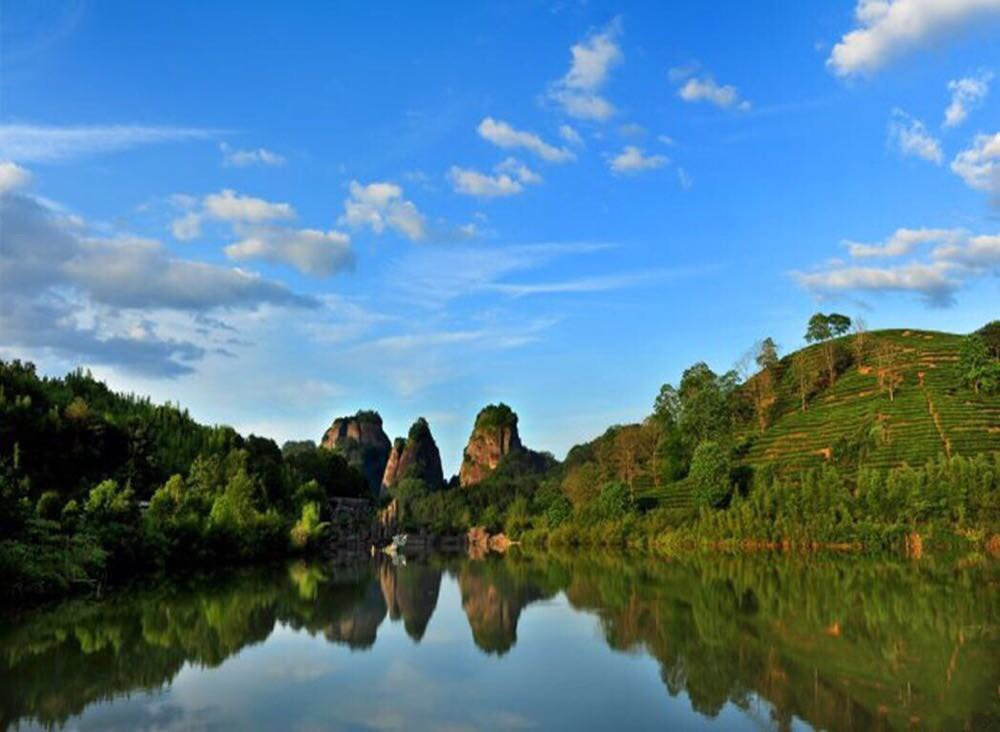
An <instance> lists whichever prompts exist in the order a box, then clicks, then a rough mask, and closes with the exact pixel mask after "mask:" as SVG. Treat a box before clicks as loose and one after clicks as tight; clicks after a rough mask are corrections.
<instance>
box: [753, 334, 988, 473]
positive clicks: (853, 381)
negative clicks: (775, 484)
mask: <svg viewBox="0 0 1000 732" xmlns="http://www.w3.org/2000/svg"><path fill="white" fill-rule="evenodd" d="M852 337H853V336H845V337H843V338H841V339H840V341H841V344H839V345H841V346H842V348H843V350H846V349H847V347H848V343H849V341H850V339H851V338H852ZM869 338H870V339H871V340H872V341H874V340H876V339H880V340H885V341H888V342H891V343H893V344H896V345H897V346H899V348H900V351H899V366H898V372H899V376H900V377H901V380H900V382H899V384H898V386H897V388H896V391H895V394H894V398H893V399H891V400H890V398H889V395H888V392H887V391H885V390H883V389H880V388H879V379H878V371H879V368H878V365H877V364H876V358H874V357H872V356H869V357H867V358H865V359H864V360H863V361H862V362H861V363H860V364H853V363H852V364H850V365H849V366H848V367H847V368H846V369H845V370H844V371H843V373H840V374H839V375H838V377H837V379H836V381H835V382H834V383H833V384H832V385H831V386H827V387H825V388H822V389H820V390H819V391H817V392H816V393H814V394H812V395H811V396H810V397H809V399H808V404H807V409H806V411H802V409H801V405H800V400H799V396H798V394H797V393H796V392H797V389H796V380H795V377H794V374H793V373H792V372H793V369H792V368H791V362H792V356H787V357H785V358H784V359H782V360H781V362H780V363H779V365H778V368H777V373H778V377H777V388H776V390H775V391H776V395H777V401H776V403H775V405H774V407H773V409H772V415H773V416H772V417H771V422H770V424H769V425H768V427H767V428H766V429H765V430H764V431H763V433H757V432H748V433H747V438H748V441H749V443H750V449H749V451H748V453H747V456H746V460H747V462H748V463H750V464H751V465H761V464H765V463H774V464H776V465H777V466H778V467H779V469H781V470H801V469H803V468H809V467H816V466H819V465H822V464H823V463H824V462H827V461H830V460H832V461H835V462H837V463H839V464H844V465H852V466H853V465H856V466H858V467H860V466H869V467H879V468H887V467H892V466H896V465H900V464H902V463H904V462H905V463H909V464H910V465H919V464H922V463H923V462H925V461H926V460H927V459H929V458H932V457H936V456H937V455H940V454H946V455H949V456H951V455H965V456H969V455H974V454H976V453H981V452H988V451H992V450H998V449H1000V396H998V395H995V394H994V395H985V394H975V393H973V391H972V390H971V389H969V388H968V387H967V386H965V385H964V384H963V383H962V378H961V375H960V373H959V369H958V361H959V350H960V347H961V344H962V341H963V338H964V336H960V335H952V334H949V333H937V332H930V331H918V330H886V331H877V332H873V333H871V334H869ZM821 347H822V346H812V347H810V348H809V349H806V351H805V354H806V355H807V356H808V357H810V358H811V359H812V360H814V361H816V362H818V361H819V360H820V352H819V349H820V348H821Z"/></svg>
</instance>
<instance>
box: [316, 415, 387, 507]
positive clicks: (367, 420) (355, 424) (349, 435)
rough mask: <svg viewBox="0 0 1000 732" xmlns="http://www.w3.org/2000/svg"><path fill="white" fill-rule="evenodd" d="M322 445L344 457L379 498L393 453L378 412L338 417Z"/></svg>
mask: <svg viewBox="0 0 1000 732" xmlns="http://www.w3.org/2000/svg"><path fill="white" fill-rule="evenodd" d="M320 444H321V445H322V446H323V447H326V448H329V449H331V450H335V451H337V452H338V453H340V454H341V455H343V456H344V458H345V459H346V460H347V462H348V463H349V464H350V465H352V466H353V467H355V468H357V469H358V470H359V471H360V472H361V474H362V475H364V476H365V480H367V481H368V486H369V488H371V491H372V494H373V495H378V492H379V489H380V487H381V485H382V476H383V475H384V474H385V466H386V463H387V462H388V461H389V452H390V451H391V449H392V446H391V445H390V444H389V438H388V436H387V435H386V434H385V431H384V430H383V429H382V417H380V416H379V414H378V412H372V411H360V412H358V413H357V414H355V415H354V416H353V417H338V418H337V419H335V420H333V424H332V425H330V429H328V430H327V431H326V432H325V433H323V440H322V442H321V443H320Z"/></svg>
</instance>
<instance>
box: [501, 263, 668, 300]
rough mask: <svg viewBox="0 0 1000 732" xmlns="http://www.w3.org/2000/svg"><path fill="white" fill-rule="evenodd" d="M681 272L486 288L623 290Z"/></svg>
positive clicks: (525, 292) (523, 292)
mask: <svg viewBox="0 0 1000 732" xmlns="http://www.w3.org/2000/svg"><path fill="white" fill-rule="evenodd" d="M680 273H681V271H680V270H658V271H657V270H654V271H651V272H629V273H624V274H619V275H605V276H601V277H579V278H576V279H572V280H563V281H560V282H521V283H515V282H495V283H491V284H489V285H487V286H486V288H485V289H487V290H489V291H492V292H499V293H501V294H503V295H509V296H511V297H526V296H529V295H552V294H562V293H584V292H608V291H610V290H621V289H625V288H628V287H635V286H637V285H643V284H647V283H650V282H659V281H662V280H664V279H667V278H670V277H675V276H677V275H678V274H680Z"/></svg>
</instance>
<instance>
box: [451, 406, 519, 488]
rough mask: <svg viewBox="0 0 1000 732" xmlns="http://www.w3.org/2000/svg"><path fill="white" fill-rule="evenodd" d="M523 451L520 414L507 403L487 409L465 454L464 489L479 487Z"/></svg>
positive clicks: (477, 424)
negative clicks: (504, 459) (506, 458)
mask: <svg viewBox="0 0 1000 732" xmlns="http://www.w3.org/2000/svg"><path fill="white" fill-rule="evenodd" d="M523 449H524V447H523V446H522V445H521V437H520V435H519V434H518V432H517V413H515V412H514V410H513V409H511V408H510V407H509V406H507V405H506V404H504V403H503V402H501V403H500V404H489V405H487V406H485V407H483V408H482V409H481V410H480V411H479V414H478V415H476V424H475V427H473V428H472V435H470V437H469V443H468V445H466V447H465V452H464V453H463V454H462V468H461V470H460V471H459V474H458V478H459V483H460V484H461V485H462V486H463V487H465V486H470V485H475V484H476V483H479V482H480V481H482V480H483V479H484V478H486V477H487V476H488V475H490V474H491V473H492V472H493V471H494V470H496V469H497V466H498V465H500V461H501V460H502V459H503V458H504V457H505V456H506V455H509V454H510V453H512V452H520V451H521V450H523Z"/></svg>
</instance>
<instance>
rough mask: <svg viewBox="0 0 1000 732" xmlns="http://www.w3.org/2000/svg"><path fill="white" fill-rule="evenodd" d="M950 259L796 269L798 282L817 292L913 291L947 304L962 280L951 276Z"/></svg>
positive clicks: (929, 300)
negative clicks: (889, 264) (815, 270)
mask: <svg viewBox="0 0 1000 732" xmlns="http://www.w3.org/2000/svg"><path fill="white" fill-rule="evenodd" d="M952 269H953V267H952V265H951V264H949V263H948V262H933V263H930V264H924V263H920V262H910V263H907V264H901V265H897V266H890V267H840V268H837V269H831V270H828V271H825V272H813V273H794V275H793V276H794V277H795V279H796V280H797V281H798V283H799V284H800V285H801V286H802V287H805V288H806V289H807V290H811V291H813V292H816V293H818V294H823V295H835V294H839V293H843V292H847V291H853V292H874V293H884V292H913V293H917V294H919V295H922V296H923V298H924V300H925V301H926V302H927V304H929V305H932V306H936V307H944V306H947V305H951V304H953V303H954V298H955V292H956V291H957V290H958V289H959V288H960V287H961V282H960V281H959V280H958V279H956V278H954V277H953V276H952V273H951V271H952Z"/></svg>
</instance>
